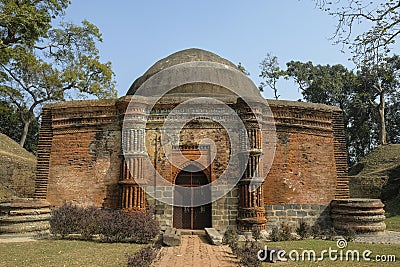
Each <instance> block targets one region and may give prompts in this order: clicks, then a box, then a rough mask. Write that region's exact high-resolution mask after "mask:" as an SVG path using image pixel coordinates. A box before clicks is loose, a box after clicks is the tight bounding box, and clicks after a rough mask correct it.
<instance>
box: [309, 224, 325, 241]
mask: <svg viewBox="0 0 400 267" xmlns="http://www.w3.org/2000/svg"><path fill="white" fill-rule="evenodd" d="M311 234H312V236H313V237H314V238H317V237H321V235H322V230H321V226H320V225H319V224H318V223H316V224H314V225H313V226H312V227H311Z"/></svg>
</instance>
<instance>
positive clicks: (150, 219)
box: [128, 209, 160, 244]
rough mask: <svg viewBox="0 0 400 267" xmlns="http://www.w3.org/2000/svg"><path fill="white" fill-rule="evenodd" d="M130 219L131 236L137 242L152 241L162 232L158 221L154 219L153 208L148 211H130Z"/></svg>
mask: <svg viewBox="0 0 400 267" xmlns="http://www.w3.org/2000/svg"><path fill="white" fill-rule="evenodd" d="M128 214H129V216H130V221H129V238H130V239H131V240H132V241H133V242H135V243H146V244H147V243H150V242H151V241H152V239H153V238H154V237H156V236H157V235H158V233H159V232H160V226H159V224H158V221H157V220H155V219H154V216H153V214H154V213H153V210H152V209H148V210H146V212H133V213H128Z"/></svg>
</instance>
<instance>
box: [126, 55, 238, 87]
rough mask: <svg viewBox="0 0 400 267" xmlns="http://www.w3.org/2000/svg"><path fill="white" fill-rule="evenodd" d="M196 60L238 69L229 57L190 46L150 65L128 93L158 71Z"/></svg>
mask: <svg viewBox="0 0 400 267" xmlns="http://www.w3.org/2000/svg"><path fill="white" fill-rule="evenodd" d="M195 61H208V62H215V63H220V64H224V65H227V66H229V67H231V68H235V69H238V68H237V66H236V65H235V64H233V63H232V62H230V61H229V60H227V59H224V58H222V57H220V56H218V55H216V54H214V53H211V52H209V51H205V50H202V49H198V48H190V49H186V50H182V51H179V52H176V53H174V54H172V55H170V56H168V57H166V58H163V59H161V60H159V61H157V62H156V63H155V64H154V65H153V66H152V67H150V68H149V69H148V70H147V71H146V72H145V73H144V74H143V75H142V76H141V77H139V78H137V79H136V80H135V81H134V82H133V84H132V85H131V87H130V88H129V90H128V93H127V95H133V94H135V93H136V91H137V89H138V88H139V87H140V86H141V85H142V84H143V83H144V82H145V81H146V80H148V79H149V78H150V77H152V76H153V75H155V74H156V73H158V72H160V71H162V70H165V69H167V68H169V67H172V66H175V65H179V64H182V63H188V62H195Z"/></svg>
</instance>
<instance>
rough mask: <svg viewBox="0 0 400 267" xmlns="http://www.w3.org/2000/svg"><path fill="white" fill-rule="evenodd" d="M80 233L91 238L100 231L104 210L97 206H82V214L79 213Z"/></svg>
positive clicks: (86, 238)
mask: <svg viewBox="0 0 400 267" xmlns="http://www.w3.org/2000/svg"><path fill="white" fill-rule="evenodd" d="M78 225H79V229H78V233H79V234H81V238H82V239H85V240H90V239H92V238H93V235H95V234H99V233H100V227H101V225H102V212H101V210H100V209H98V208H96V207H93V206H92V207H87V208H81V209H80V214H79V215H78Z"/></svg>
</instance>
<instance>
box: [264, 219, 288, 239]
mask: <svg viewBox="0 0 400 267" xmlns="http://www.w3.org/2000/svg"><path fill="white" fill-rule="evenodd" d="M269 238H270V239H271V241H274V242H279V241H289V240H292V239H293V238H292V228H291V227H290V226H289V224H288V223H285V222H283V223H282V224H281V227H280V228H278V227H276V226H275V227H273V228H272V231H271V233H270V234H269Z"/></svg>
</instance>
